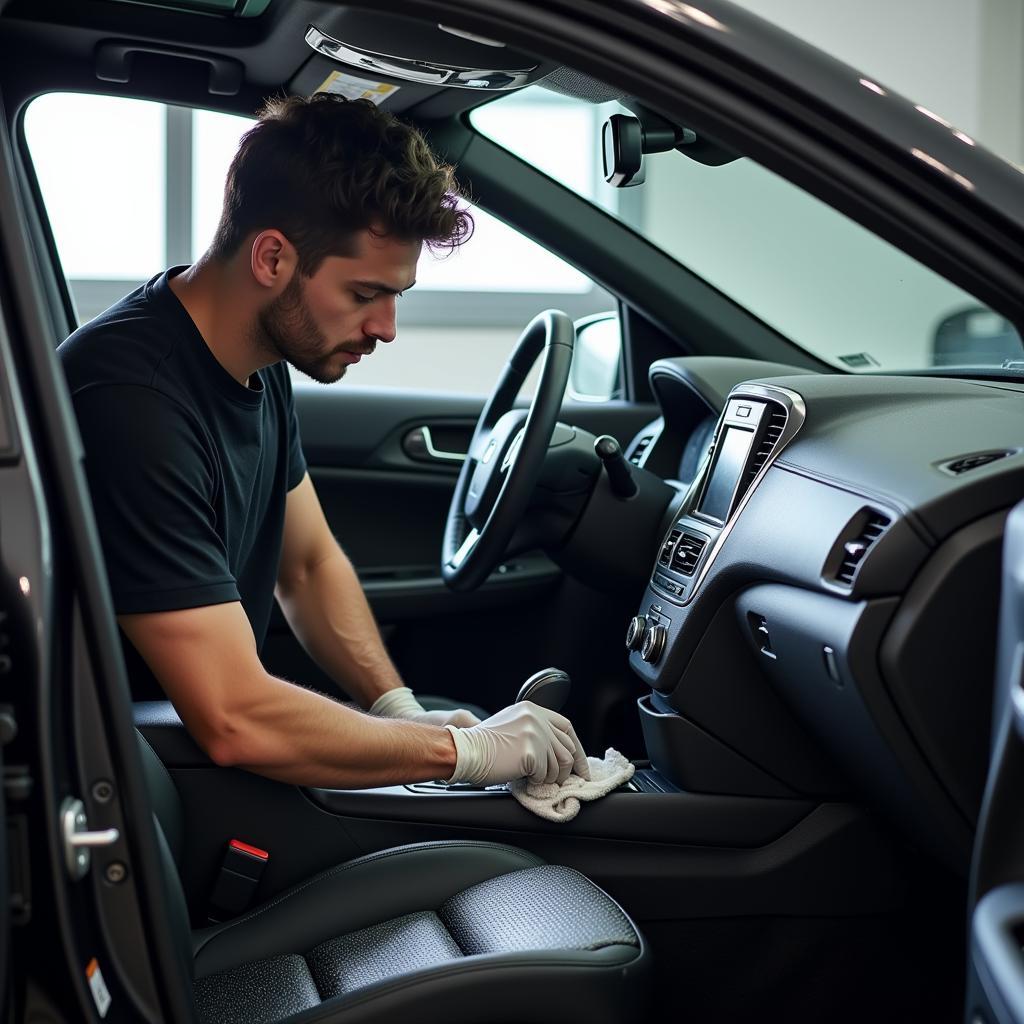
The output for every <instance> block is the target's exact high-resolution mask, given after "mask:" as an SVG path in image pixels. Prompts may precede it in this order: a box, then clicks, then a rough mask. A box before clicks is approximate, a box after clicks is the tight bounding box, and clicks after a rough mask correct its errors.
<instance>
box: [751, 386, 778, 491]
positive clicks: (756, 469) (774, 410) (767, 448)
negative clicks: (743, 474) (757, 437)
mask: <svg viewBox="0 0 1024 1024" xmlns="http://www.w3.org/2000/svg"><path fill="white" fill-rule="evenodd" d="M788 418H789V414H788V413H787V412H786V410H785V409H783V408H782V407H781V406H778V405H775V404H774V403H772V405H771V406H769V410H768V425H767V426H766V427H765V430H764V435H763V436H762V438H761V443H760V444H759V445H758V446H757V451H756V452H754V457H753V458H752V459H751V460H750V467H749V468H748V470H747V478H746V480H745V481H744V485H743V488H744V490H746V488H747V487H749V486H750V484H751V483H752V482H753V480H754V478H755V477H756V476H757V474H758V473H760V472H761V470H762V468H763V467H764V464H765V463H766V462H767V461H768V459H769V457H770V456H771V454H772V452H773V451H775V446H776V445H777V444H778V443H779V438H780V437H782V431H783V430H785V429H786V420H787V419H788Z"/></svg>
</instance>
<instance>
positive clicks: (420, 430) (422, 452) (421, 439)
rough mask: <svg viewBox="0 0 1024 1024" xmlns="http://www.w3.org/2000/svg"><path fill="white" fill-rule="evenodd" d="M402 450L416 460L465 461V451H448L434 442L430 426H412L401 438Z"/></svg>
mask: <svg viewBox="0 0 1024 1024" xmlns="http://www.w3.org/2000/svg"><path fill="white" fill-rule="evenodd" d="M402 451H404V452H405V454H406V455H408V456H409V458H410V459H415V460H416V461H417V462H445V463H452V464H454V463H459V462H465V461H466V453H465V452H449V451H444V450H443V449H441V448H438V447H437V445H435V444H434V436H433V434H431V432H430V427H428V426H426V425H425V424H424V425H423V426H422V427H414V428H413V429H412V430H410V431H409V433H408V434H406V435H405V437H403V438H402Z"/></svg>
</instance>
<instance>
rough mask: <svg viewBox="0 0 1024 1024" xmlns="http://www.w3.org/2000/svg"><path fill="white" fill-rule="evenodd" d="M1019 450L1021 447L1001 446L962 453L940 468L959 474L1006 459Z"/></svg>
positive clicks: (954, 474)
mask: <svg viewBox="0 0 1024 1024" xmlns="http://www.w3.org/2000/svg"><path fill="white" fill-rule="evenodd" d="M1018 451H1020V449H1019V448H999V449H997V450H996V451H990V452H973V453H972V454H971V455H961V456H960V457H959V458H956V459H950V460H949V462H943V463H941V464H940V465H939V469H941V470H943V471H944V472H946V473H950V474H952V475H953V476H959V475H960V474H961V473H968V472H970V470H972V469H980V468H981V467H982V466H987V465H988V464H989V463H990V462H996V461H998V460H999V459H1005V458H1006V457H1007V456H1008V455H1016V454H1017V452H1018Z"/></svg>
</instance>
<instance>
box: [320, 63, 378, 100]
mask: <svg viewBox="0 0 1024 1024" xmlns="http://www.w3.org/2000/svg"><path fill="white" fill-rule="evenodd" d="M315 91H316V92H334V93H337V94H338V95H339V96H344V97H345V99H347V100H370V101H371V102H373V103H377V104H381V103H383V102H384V100H386V99H387V98H388V97H389V96H392V95H394V94H395V93H396V92H398V86H397V85H392V84H391V83H390V82H367V81H366V80H365V79H363V78H356V77H355V76H354V75H346V74H345V72H344V71H332V72H331V73H330V74H329V75H328V76H327V77H326V78H325V79H324V80H323V81H322V82H321V83H320V85H319V86H317V88H316V90H315Z"/></svg>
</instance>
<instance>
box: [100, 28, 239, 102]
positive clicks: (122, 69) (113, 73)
mask: <svg viewBox="0 0 1024 1024" xmlns="http://www.w3.org/2000/svg"><path fill="white" fill-rule="evenodd" d="M140 53H151V54H156V55H157V56H159V57H175V58H177V59H178V60H188V61H198V62H199V63H200V64H205V65H207V66H208V67H209V69H210V81H209V85H208V86H207V89H208V91H209V92H210V95H212V96H237V95H238V91H239V89H241V88H242V81H243V79H244V76H245V68H244V67H243V65H242V63H241V62H240V61H237V60H235V59H234V58H233V57H221V56H219V55H218V54H215V53H204V52H202V51H201V50H187V49H183V48H181V47H177V46H164V45H162V44H158V43H137V42H134V41H133V40H130V39H107V40H104V41H103V42H102V43H100V44H99V46H98V47H97V48H96V77H97V78H98V79H100V80H101V81H103V82H119V83H120V82H128V81H131V77H132V64H133V62H134V60H135V57H136V56H137V55H138V54H140Z"/></svg>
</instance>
